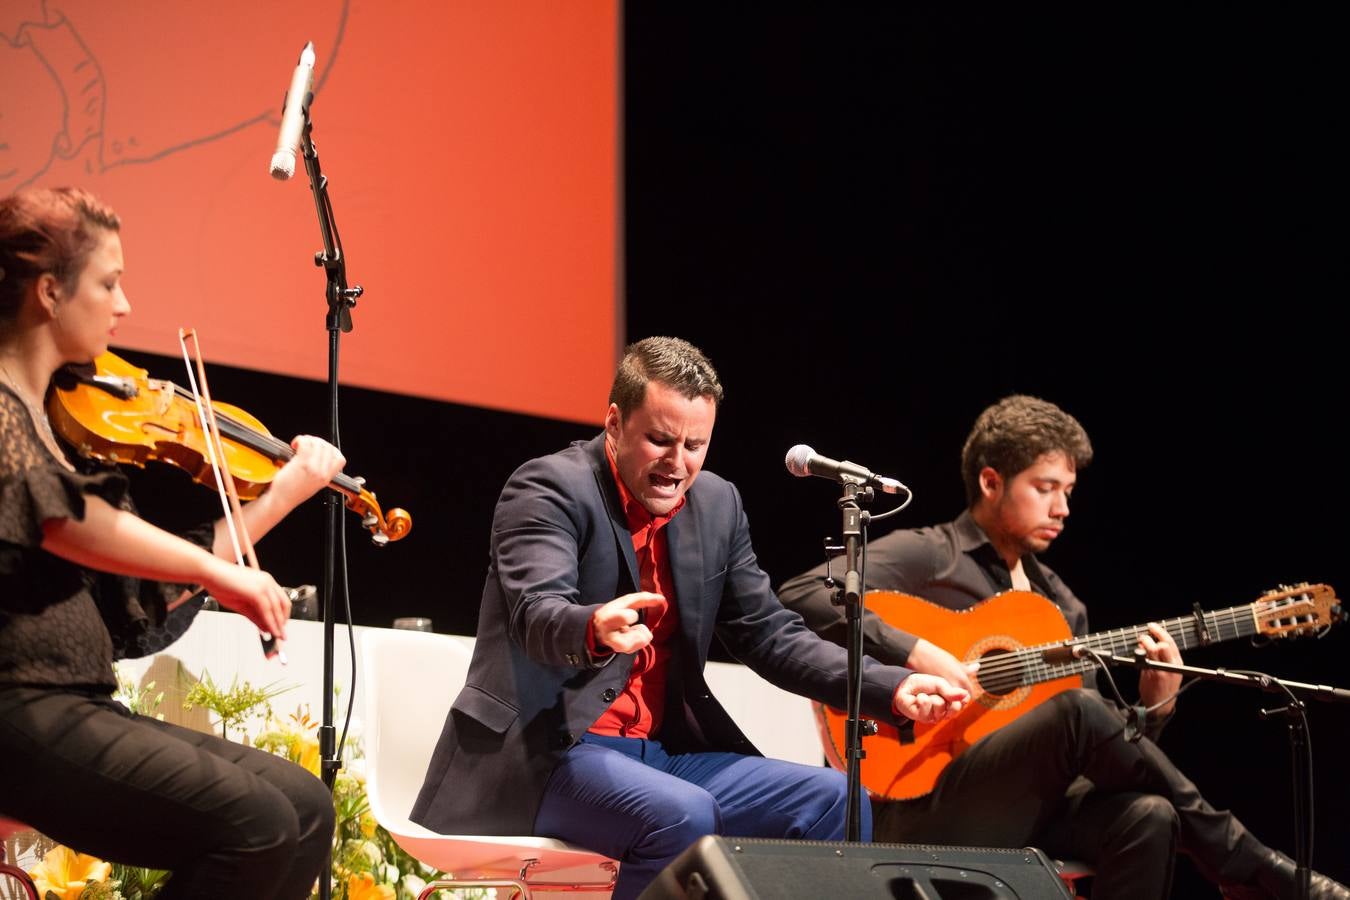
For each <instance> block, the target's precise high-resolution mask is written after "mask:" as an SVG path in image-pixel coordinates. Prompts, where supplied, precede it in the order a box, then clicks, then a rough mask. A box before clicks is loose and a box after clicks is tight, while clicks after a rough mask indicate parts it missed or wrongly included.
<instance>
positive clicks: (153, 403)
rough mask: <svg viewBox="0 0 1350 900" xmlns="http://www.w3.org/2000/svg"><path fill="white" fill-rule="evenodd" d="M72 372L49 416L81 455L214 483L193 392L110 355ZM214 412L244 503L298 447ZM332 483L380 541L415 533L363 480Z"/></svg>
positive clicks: (238, 414) (224, 411) (230, 410)
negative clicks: (167, 468)
mask: <svg viewBox="0 0 1350 900" xmlns="http://www.w3.org/2000/svg"><path fill="white" fill-rule="evenodd" d="M72 374H73V376H74V377H73V378H71V379H66V381H65V383H62V382H58V384H57V386H56V389H55V390H53V391H52V392H51V394H50V396H49V398H48V401H47V418H48V419H49V420H50V421H51V425H52V429H53V430H54V431H55V432H56V433H57V434H59V435H61V437H63V438H64V439H65V440H66V441H67V442H68V443H69V444H70V445H71V446H73V447H74V448H75V449H76V450H77V451H78V452H79V453H80V455H81V456H86V457H90V458H92V459H98V460H102V461H105V462H113V463H128V464H131V465H134V466H139V467H141V468H144V467H145V464H146V462H147V461H149V460H159V461H160V462H166V463H169V464H171V465H174V466H177V467H178V468H180V469H182V470H183V471H185V472H187V473H188V474H189V475H190V476H192V478H193V480H194V481H197V482H199V483H201V484H207V485H210V486H212V487H214V485H215V476H214V473H213V470H212V467H211V455H210V451H209V450H208V443H207V442H208V438H207V435H206V434H205V433H204V432H203V430H202V427H201V420H200V418H199V417H198V414H197V404H196V400H195V399H194V398H193V395H192V393H191V392H189V391H186V390H184V389H183V388H181V387H179V386H178V385H176V384H174V383H173V382H170V381H163V380H160V379H157V378H151V377H150V374H149V372H147V371H146V370H145V369H141V368H138V367H136V366H134V365H132V364H131V363H129V362H127V361H126V360H125V359H122V358H121V357H119V356H117V355H116V354H114V353H104V354H102V355H100V356H98V357H96V358H95V359H94V364H93V371H92V372H90V371H88V367H85V369H84V370H77V371H75V372H73V373H72ZM211 409H213V410H214V411H215V418H216V420H217V422H218V423H219V425H220V436H221V444H222V448H223V456H224V458H223V460H222V464H223V465H224V467H225V468H226V469H227V470H228V471H229V473H230V476H231V477H232V479H233V481H234V485H235V490H236V491H237V492H238V495H239V496H240V497H241V498H243V499H245V500H252V499H254V498H256V497H258V496H260V495H261V494H262V492H263V491H264V490H266V489H267V486H268V485H269V484H270V483H271V481H272V478H273V477H275V476H276V473H277V472H278V471H279V470H280V468H281V466H283V465H284V464H285V463H286V461H287V460H289V459H290V458H291V457H293V456H294V455H295V451H294V450H292V449H291V446H290V445H289V444H287V443H286V442H285V441H281V440H278V439H277V438H275V437H273V436H272V435H271V433H270V432H268V430H267V429H266V428H265V427H263V424H262V423H261V422H259V421H258V420H257V419H256V418H254V417H253V416H251V415H250V414H249V413H247V412H245V411H244V410H242V409H240V408H239V407H237V406H231V405H230V404H227V403H220V402H213V403H212V404H211ZM329 487H331V488H332V489H333V490H335V491H337V492H338V493H340V494H342V495H343V497H345V498H346V506H347V508H348V509H350V510H352V511H353V512H355V513H356V514H358V515H359V516H361V524H362V525H363V526H364V527H366V528H367V529H369V531H370V535H371V540H372V541H373V542H374V543H375V544H376V545H377V546H384V545H385V544H387V543H389V542H390V541H397V540H400V539H401V538H403V537H405V536H407V534H408V532H409V531H410V530H412V516H410V515H409V514H408V513H407V512H406V511H404V510H402V509H391V510H389V512H388V513H387V514H386V513H384V512H382V511H381V509H380V505H379V503H378V502H377V501H376V499H375V495H374V494H373V493H371V492H370V491H368V490H366V488H365V480H364V479H362V478H353V477H350V476H348V475H345V474H339V475H338V476H337V477H335V478H334V479H333V480H332V481H331V482H329Z"/></svg>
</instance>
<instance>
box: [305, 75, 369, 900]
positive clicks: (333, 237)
mask: <svg viewBox="0 0 1350 900" xmlns="http://www.w3.org/2000/svg"><path fill="white" fill-rule="evenodd" d="M313 99H314V94H313V92H307V93H306V95H305V102H304V105H303V107H302V108H303V111H304V119H305V125H304V129H303V131H302V132H301V134H300V149H301V152H302V153H303V155H304V159H305V171H306V172H307V173H308V174H309V187H310V191H311V192H312V193H313V194H314V207H315V209H316V210H317V212H318V215H319V231H320V232H321V233H322V235H323V250H322V251H321V252H318V253H315V254H314V264H315V265H316V266H322V267H323V270H324V274H325V275H326V276H327V286H326V288H325V291H324V296H325V297H326V298H327V301H328V315H327V316H326V317H325V319H324V328H325V330H327V332H328V428H329V440H330V441H331V442H332V444H333V446H335V447H340V446H341V444H340V438H339V429H338V350H339V347H340V344H341V336H342V334H343V333H344V332H349V331H351V330H352V315H351V310H352V307H354V306H355V305H356V300H357V298H358V297H360V296H361V294H362V293H364V289H363V288H362V287H361V286H360V285H359V284H358V285H354V286H352V287H348V286H347V260H346V257H345V256H344V255H343V252H342V238H341V237H340V236H339V233H338V229H337V220H336V218H335V217H334V215H333V204H332V200H331V199H330V198H329V195H328V179H327V178H326V177H324V175H323V172H322V171H321V170H320V168H319V154H318V151H316V150H315V149H314V142H313V141H312V140H311V139H310V130H311V128H312V127H313V123H312V122H311V121H310V117H309V106H310V102H311V101H312V100H313ZM324 503H325V506H326V508H327V513H328V522H327V528H326V529H325V530H324V541H323V587H322V592H321V594H320V600H319V603H320V606H321V608H322V609H323V714H322V720H321V722H320V725H319V759H320V771H321V773H322V777H323V783H324V785H325V786H327V788H328V790H329V792H330V793H331V792H332V791H333V786H334V784H335V783H336V782H337V773H338V770H339V769H341V768H342V760H341V759H340V758H339V756H338V752H337V732H336V729H335V728H334V725H333V631H334V624H335V615H336V604H335V603H334V600H333V587H334V575H335V573H336V572H337V548H338V545H339V543H340V542H341V539H342V507H343V503H342V497H341V495H339V494H338V493H337V492H336V491H327V492H326V494H325V497H324ZM345 551H346V548H345V546H344V547H343V557H344V558H343V564H344V567H345V563H346V560H345V557H346V552H345ZM343 584H344V587H345V584H346V579H345V578H344V579H343ZM353 674H355V672H354V671H353ZM332 856H333V853H332V841H331V840H330V841H329V843H328V850H327V852H326V853H325V855H324V865H323V869H322V871H321V874H320V876H319V900H328V898H329V897H330V896H331V895H332V889H333V888H332Z"/></svg>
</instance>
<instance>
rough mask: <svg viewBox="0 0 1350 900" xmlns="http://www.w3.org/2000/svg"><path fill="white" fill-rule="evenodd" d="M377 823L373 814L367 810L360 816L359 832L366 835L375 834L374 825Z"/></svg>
mask: <svg viewBox="0 0 1350 900" xmlns="http://www.w3.org/2000/svg"><path fill="white" fill-rule="evenodd" d="M378 824H379V823H378V822H376V821H375V814H374V813H372V812H370V811H369V810H367V811H366V812H365V813H364V814H363V815H362V816H361V833H362V834H364V835H365V836H366V837H374V836H375V826H376V825H378Z"/></svg>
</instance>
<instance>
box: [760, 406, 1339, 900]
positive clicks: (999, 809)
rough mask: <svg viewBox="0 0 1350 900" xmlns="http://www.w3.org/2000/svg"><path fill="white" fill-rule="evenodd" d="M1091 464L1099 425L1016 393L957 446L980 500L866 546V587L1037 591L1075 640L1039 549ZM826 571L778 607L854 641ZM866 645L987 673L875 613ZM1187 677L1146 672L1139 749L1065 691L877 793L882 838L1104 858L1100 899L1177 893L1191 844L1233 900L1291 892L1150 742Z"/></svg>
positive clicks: (826, 633)
mask: <svg viewBox="0 0 1350 900" xmlns="http://www.w3.org/2000/svg"><path fill="white" fill-rule="evenodd" d="M1091 459H1092V445H1091V443H1090V441H1089V440H1088V436H1087V433H1086V432H1085V431H1084V430H1083V427H1082V426H1081V425H1080V424H1079V423H1078V421H1077V420H1076V419H1074V417H1073V416H1071V415H1069V414H1068V413H1066V412H1064V411H1063V410H1061V409H1060V408H1059V407H1057V406H1055V405H1054V404H1052V403H1048V402H1046V401H1044V400H1039V399H1037V398H1034V397H1027V396H1020V395H1018V396H1011V397H1006V398H1004V399H1003V400H1001V401H999V402H998V403H996V404H994V405H993V406H991V407H989V408H988V409H986V410H985V411H984V412H983V413H981V414H980V416H979V418H978V419H977V420H976V421H975V426H974V428H973V429H972V430H971V432H970V435H969V437H967V439H966V443H965V447H964V448H963V450H962V452H961V471H962V475H963V477H964V480H965V486H966V495H967V500H968V503H969V508H968V509H967V510H966V511H965V512H964V513H962V514H961V515H960V516H959V517H958V518H957V519H956V520H955V521H953V522H948V523H945V524H942V525H938V526H935V527H932V528H919V529H913V530H899V531H895V532H892V533H890V534H888V535H886V536H884V537H882V538H879V539H877V540H874V541H871V542H870V543H869V545H868V549H867V571H866V576H867V580H868V585H867V586H868V588H869V589H872V590H876V589H881V590H894V591H901V592H904V593H906V594H913V595H915V596H918V597H921V598H923V599H925V600H928V601H930V602H932V603H936V604H939V605H941V606H944V607H947V608H950V609H954V610H961V609H967V608H969V607H971V606H973V605H974V604H976V603H977V602H979V601H981V600H984V599H986V598H988V597H991V596H993V595H995V594H998V593H1000V592H1003V591H1008V590H1022V591H1034V592H1036V593H1038V594H1040V595H1042V596H1044V597H1046V598H1048V599H1049V600H1050V601H1051V602H1053V603H1054V604H1055V605H1056V606H1057V607H1058V608H1059V609H1060V611H1061V612H1063V614H1064V617H1065V618H1066V619H1067V621H1068V623H1069V625H1070V627H1071V629H1072V630H1073V632H1074V634H1077V635H1083V634H1086V633H1087V609H1086V607H1085V606H1084V605H1083V603H1082V601H1080V600H1079V599H1078V598H1077V597H1075V596H1074V594H1073V592H1072V591H1071V590H1069V588H1068V586H1066V585H1065V584H1064V582H1063V581H1061V580H1060V578H1059V577H1058V576H1057V575H1056V574H1055V573H1054V572H1052V571H1051V570H1050V569H1049V567H1047V566H1046V565H1044V564H1043V563H1041V562H1040V561H1039V560H1038V559H1037V556H1036V554H1038V553H1041V552H1043V551H1045V550H1046V549H1047V548H1048V547H1049V546H1050V544H1051V543H1052V542H1053V541H1054V539H1055V538H1056V537H1058V536H1059V534H1060V532H1061V531H1062V530H1063V528H1064V520H1065V519H1066V518H1067V517H1068V515H1069V496H1070V494H1071V493H1072V492H1073V487H1074V483H1075V481H1076V478H1077V472H1078V470H1079V469H1081V468H1083V467H1084V466H1086V465H1087V464H1088V463H1089V462H1090V461H1091ZM824 574H825V567H824V565H821V566H819V567H817V568H816V569H813V570H811V571H809V572H806V573H804V574H802V575H799V576H797V577H796V578H793V579H792V580H790V581H788V582H787V583H786V584H785V585H784V586H783V587H782V589H781V590H780V591H779V597H780V598H781V599H782V601H783V604H784V605H785V606H787V607H788V608H789V609H793V610H796V611H797V612H798V613H800V614H801V615H802V617H803V618H804V619H805V620H806V622H807V624H808V626H810V627H811V628H812V629H813V630H815V631H816V632H817V633H819V634H820V635H821V636H823V637H826V638H829V639H830V640H833V641H835V642H836V643H840V644H842V643H844V636H845V634H846V623H845V619H844V613H843V610H842V608H841V607H837V606H835V605H833V603H832V602H831V596H830V594H831V591H830V589H829V588H828V587H826V586H825V584H824V582H823V577H822V576H823V575H824ZM864 642H865V648H864V649H865V651H866V652H867V653H868V654H869V655H871V656H873V657H874V658H876V659H878V660H880V661H882V662H885V663H889V664H893V665H903V666H907V667H909V668H911V669H914V670H916V671H919V672H927V673H930V674H934V675H941V676H943V677H945V678H946V679H948V680H949V681H951V682H952V683H954V684H958V685H960V686H962V687H966V688H968V689H972V690H973V689H974V687H975V685H974V684H973V683H972V679H971V677H970V676H971V675H972V674H974V673H975V671H976V670H977V667H976V666H975V665H974V664H972V665H970V666H966V665H963V664H962V663H961V662H960V661H959V660H957V659H956V657H954V656H953V655H952V654H950V653H948V652H947V651H946V650H943V649H941V648H940V647H938V646H936V645H935V644H933V643H931V642H930V641H927V640H924V639H923V638H921V637H918V636H916V635H912V634H908V633H906V632H903V631H900V630H899V629H896V628H894V627H892V626H890V625H888V624H886V622H885V621H883V620H882V619H881V618H880V617H879V616H877V615H875V614H874V613H872V612H871V611H868V612H867V613H866V620H865V622H864ZM1140 645H1141V646H1142V647H1143V649H1144V651H1145V652H1146V653H1147V655H1148V656H1149V657H1151V658H1153V659H1157V660H1163V661H1167V662H1179V661H1180V660H1181V654H1180V651H1179V650H1178V649H1177V646H1176V644H1175V642H1174V641H1173V640H1172V638H1171V637H1170V636H1169V635H1168V633H1167V632H1166V631H1164V630H1163V629H1162V628H1161V627H1159V626H1157V625H1151V626H1149V629H1148V631H1147V632H1145V633H1142V634H1141V637H1140ZM1179 683H1180V676H1178V675H1172V674H1167V673H1161V672H1153V671H1147V672H1144V673H1143V674H1142V676H1141V679H1140V685H1139V693H1140V700H1141V704H1142V705H1144V706H1148V707H1151V708H1153V709H1152V711H1151V712H1150V713H1149V715H1148V718H1147V722H1146V724H1145V728H1144V731H1145V734H1146V735H1147V736H1146V737H1143V738H1141V739H1139V740H1138V741H1137V742H1133V743H1132V742H1129V741H1127V740H1126V738H1125V736H1124V733H1123V732H1124V718H1123V717H1122V714H1121V712H1120V711H1119V710H1118V709H1117V708H1116V707H1115V706H1114V705H1113V704H1110V703H1108V702H1107V701H1106V700H1104V699H1103V698H1102V697H1101V695H1099V694H1097V693H1096V692H1095V691H1091V690H1088V689H1083V690H1070V691H1064V692H1062V693H1059V694H1056V695H1055V696H1054V697H1052V698H1051V699H1050V700H1048V701H1046V702H1044V703H1042V704H1041V705H1039V706H1036V707H1035V708H1033V709H1031V710H1030V711H1029V712H1027V713H1026V714H1024V715H1022V716H1021V717H1019V718H1016V719H1014V720H1013V721H1011V722H1009V723H1008V724H1006V725H1004V726H1003V727H1002V728H1000V729H998V730H997V731H994V732H993V733H992V734H989V735H986V736H985V737H983V738H981V739H980V740H979V741H977V742H976V743H974V744H973V745H972V746H970V747H969V748H967V749H966V750H965V751H964V752H963V753H961V754H960V755H958V756H957V757H955V758H954V759H953V760H952V761H951V763H950V764H948V765H947V766H946V768H945V769H944V770H943V771H942V774H941V775H940V776H939V777H938V779H937V783H936V785H935V786H934V788H933V790H932V791H931V792H930V793H928V794H927V795H925V796H922V797H917V798H914V799H909V800H900V801H887V800H875V799H874V801H873V803H874V813H873V822H874V835H875V839H876V840H879V841H901V842H909V841H919V842H939V843H954V844H974V845H990V846H1008V847H1019V846H1026V845H1035V846H1038V847H1042V848H1044V849H1046V850H1047V851H1048V852H1050V853H1051V854H1052V855H1057V856H1067V857H1073V858H1078V859H1083V860H1086V861H1088V862H1090V863H1092V864H1093V865H1094V866H1095V867H1096V873H1097V874H1096V877H1095V880H1094V883H1093V892H1092V895H1093V898H1094V900H1103V898H1136V900H1137V898H1146V897H1157V898H1162V897H1166V896H1167V895H1168V891H1169V889H1170V885H1171V879H1172V863H1173V856H1174V853H1175V851H1176V850H1181V851H1182V852H1185V853H1187V854H1189V855H1190V856H1191V857H1192V858H1193V859H1194V860H1195V862H1196V864H1197V865H1198V867H1199V868H1200V869H1201V871H1203V872H1204V873H1205V874H1206V876H1207V877H1209V878H1210V879H1211V880H1212V881H1214V882H1216V883H1218V884H1219V885H1220V886H1221V888H1222V889H1223V892H1224V894H1225V896H1228V897H1236V898H1263V897H1275V898H1280V900H1285V898H1293V897H1295V896H1296V890H1295V883H1294V864H1293V862H1292V861H1291V860H1290V859H1289V857H1288V856H1285V855H1284V854H1282V853H1280V852H1278V851H1275V850H1272V849H1271V848H1269V847H1267V846H1265V845H1264V844H1262V843H1261V842H1260V841H1258V840H1256V838H1255V837H1253V836H1252V834H1251V833H1250V832H1249V831H1247V829H1246V828H1245V827H1243V825H1242V823H1241V822H1239V821H1238V820H1237V819H1236V818H1234V817H1233V815H1232V814H1231V813H1228V812H1226V811H1222V810H1216V809H1214V807H1212V806H1210V804H1208V803H1207V802H1206V801H1205V800H1204V798H1203V797H1201V796H1200V793H1199V791H1198V790H1197V789H1196V787H1195V785H1194V784H1193V783H1192V782H1191V781H1190V780H1189V779H1187V778H1186V777H1185V776H1184V775H1183V774H1182V773H1181V772H1179V771H1178V770H1177V769H1176V767H1175V766H1174V765H1173V764H1172V763H1171V761H1170V760H1169V759H1168V758H1167V756H1166V755H1165V754H1164V753H1163V752H1162V750H1160V749H1159V748H1158V746H1157V744H1155V743H1154V740H1155V739H1156V738H1157V736H1158V734H1159V732H1160V731H1161V730H1162V726H1163V725H1164V723H1165V722H1166V720H1167V718H1168V717H1170V716H1171V714H1172V712H1173V709H1174V706H1175V701H1174V700H1173V699H1172V697H1173V695H1174V694H1175V692H1176V689H1177V687H1178V685H1179ZM1310 896H1311V897H1314V898H1336V900H1350V890H1347V889H1346V888H1345V887H1344V886H1342V885H1340V884H1338V883H1337V882H1335V881H1333V880H1332V879H1330V878H1327V877H1326V876H1324V875H1321V874H1319V873H1314V874H1313V878H1312V890H1311V894H1310Z"/></svg>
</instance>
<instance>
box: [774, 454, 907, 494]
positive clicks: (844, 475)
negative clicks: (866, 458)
mask: <svg viewBox="0 0 1350 900" xmlns="http://www.w3.org/2000/svg"><path fill="white" fill-rule="evenodd" d="M783 462H784V463H786V465H787V470H788V471H789V472H791V473H792V474H793V475H796V476H797V477H798V478H805V477H806V476H808V475H815V476H818V477H820V478H832V479H834V480H835V481H852V482H855V483H857V484H865V485H868V486H869V487H874V488H878V489H880V490H881V491H883V492H885V493H887V494H898V493H900V492H901V491H904V492H905V493H906V494H908V493H911V492H910V489H909V488H907V487H905V486H904V485H903V484H901V483H900V482H898V481H896V480H895V479H894V478H887V477H886V476H884V475H877V474H875V473H874V472H870V471H868V470H867V469H865V468H863V467H862V466H860V465H858V464H857V463H851V462H849V461H848V460H846V459H845V460H837V459H830V458H829V457H828V456H820V455H819V454H817V453H816V451H814V450H812V449H811V448H810V447H808V446H806V445H805V444H798V445H796V446H795V447H793V448H792V449H791V450H789V451H788V452H787V458H786V459H785V460H783Z"/></svg>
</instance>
